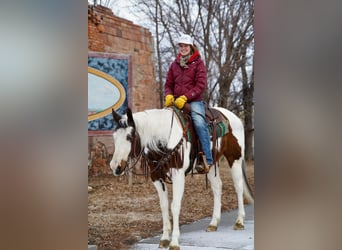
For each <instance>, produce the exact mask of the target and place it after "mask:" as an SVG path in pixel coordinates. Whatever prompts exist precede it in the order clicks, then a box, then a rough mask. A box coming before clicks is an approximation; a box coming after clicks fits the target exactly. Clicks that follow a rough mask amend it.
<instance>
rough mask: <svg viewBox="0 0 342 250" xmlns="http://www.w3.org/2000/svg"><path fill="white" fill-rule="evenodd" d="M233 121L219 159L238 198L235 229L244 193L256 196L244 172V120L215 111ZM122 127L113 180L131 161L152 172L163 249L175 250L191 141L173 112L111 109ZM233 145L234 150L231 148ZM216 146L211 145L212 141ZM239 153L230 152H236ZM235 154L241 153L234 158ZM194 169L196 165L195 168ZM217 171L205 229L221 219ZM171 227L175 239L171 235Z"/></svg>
mask: <svg viewBox="0 0 342 250" xmlns="http://www.w3.org/2000/svg"><path fill="white" fill-rule="evenodd" d="M215 109H216V110H218V111H219V112H220V113H221V114H222V115H223V116H224V117H226V118H227V120H229V131H228V133H226V134H225V135H224V136H222V137H219V138H217V142H216V143H217V148H216V149H217V159H219V158H220V157H221V156H224V157H226V159H227V161H228V163H229V165H230V167H231V173H232V179H233V182H234V187H235V190H236V193H237V198H238V217H237V219H236V222H235V225H234V229H244V217H245V209H244V201H243V195H245V197H246V199H247V200H248V201H249V202H253V198H252V195H251V192H250V189H249V188H248V182H247V179H246V175H245V173H244V165H243V164H244V128H243V124H242V122H241V120H240V119H239V118H238V117H237V116H236V115H235V114H233V113H232V112H230V111H228V110H227V109H224V108H215ZM112 113H113V118H114V121H115V122H116V123H117V124H118V128H117V129H116V130H115V132H114V133H113V139H114V148H115V151H114V154H113V158H112V160H111V162H110V167H111V169H112V171H113V174H114V175H115V176H121V175H123V174H124V173H125V171H127V166H128V163H129V161H130V160H132V159H137V158H142V159H144V161H145V162H146V164H147V165H148V167H149V169H150V172H149V173H150V176H151V179H152V181H153V184H154V186H155V188H156V189H157V192H158V196H159V200H160V207H161V212H162V220H163V234H162V237H161V239H160V244H159V247H160V248H167V247H169V249H171V250H175V249H180V247H179V237H180V230H179V214H180V209H181V202H182V197H183V193H184V185H185V176H186V172H185V171H186V169H187V168H188V167H193V166H190V153H191V148H192V146H193V145H192V143H191V142H190V141H189V140H187V138H186V137H187V135H186V133H184V129H183V127H182V124H181V121H180V119H179V118H178V117H177V116H176V115H175V111H174V109H172V108H165V109H150V110H145V111H143V112H137V113H134V114H132V112H131V110H130V109H129V108H128V110H127V114H125V115H119V114H117V113H116V112H115V111H114V110H112ZM232 145H235V146H232ZM211 146H213V143H211ZM237 150H238V151H239V152H238V154H236V153H235V157H234V154H232V152H233V151H235V152H236V151H237ZM236 155H238V156H237V157H236ZM193 165H195V164H193ZM218 170H219V168H218V167H216V166H215V167H211V168H210V170H209V173H208V174H207V177H208V179H209V181H210V186H211V188H212V191H213V195H214V208H213V214H212V219H211V222H210V224H209V226H208V228H207V231H216V230H217V227H218V224H219V222H220V218H221V194H222V181H221V178H220V173H219V171H218ZM165 183H172V203H171V211H172V219H173V220H172V221H173V225H171V222H170V218H169V201H168V192H167V185H165ZM171 228H172V238H171V242H170V236H169V234H170V233H171Z"/></svg>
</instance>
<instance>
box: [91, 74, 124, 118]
mask: <svg viewBox="0 0 342 250" xmlns="http://www.w3.org/2000/svg"><path fill="white" fill-rule="evenodd" d="M125 98H126V92H125V89H124V87H123V86H122V85H121V83H120V82H119V81H117V80H116V79H115V78H113V77H112V76H110V75H108V74H106V73H104V72H102V71H100V70H97V69H94V68H91V67H88V121H92V120H96V119H99V118H101V117H104V116H106V115H108V114H110V113H111V111H112V108H113V109H114V110H117V109H118V108H119V107H120V106H121V105H122V104H123V103H124V101H125Z"/></svg>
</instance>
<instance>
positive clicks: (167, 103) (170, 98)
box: [165, 95, 175, 107]
mask: <svg viewBox="0 0 342 250" xmlns="http://www.w3.org/2000/svg"><path fill="white" fill-rule="evenodd" d="M174 101H175V98H174V97H173V95H167V96H165V106H166V107H169V106H171V105H173V103H174Z"/></svg>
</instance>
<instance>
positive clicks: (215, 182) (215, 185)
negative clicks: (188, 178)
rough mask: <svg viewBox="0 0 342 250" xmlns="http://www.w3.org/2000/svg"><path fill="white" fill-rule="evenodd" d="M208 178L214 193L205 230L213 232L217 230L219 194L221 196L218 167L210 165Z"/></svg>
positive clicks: (219, 215) (219, 213)
mask: <svg viewBox="0 0 342 250" xmlns="http://www.w3.org/2000/svg"><path fill="white" fill-rule="evenodd" d="M208 179H209V181H210V186H211V189H212V191H213V195H214V209H213V215H212V219H211V222H210V224H209V226H208V228H207V232H213V231H216V230H217V226H218V224H219V223H220V220H221V196H222V181H221V177H220V171H219V168H216V176H215V167H211V168H210V171H209V173H208Z"/></svg>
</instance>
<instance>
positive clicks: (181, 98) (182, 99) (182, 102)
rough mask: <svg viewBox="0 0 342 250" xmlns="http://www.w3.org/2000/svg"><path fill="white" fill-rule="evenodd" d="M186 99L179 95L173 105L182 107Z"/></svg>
mask: <svg viewBox="0 0 342 250" xmlns="http://www.w3.org/2000/svg"><path fill="white" fill-rule="evenodd" d="M187 101H188V98H186V96H185V95H181V96H180V97H178V98H177V99H176V101H175V106H176V107H177V108H179V109H182V108H183V107H184V105H185V103H186V102H187Z"/></svg>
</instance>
